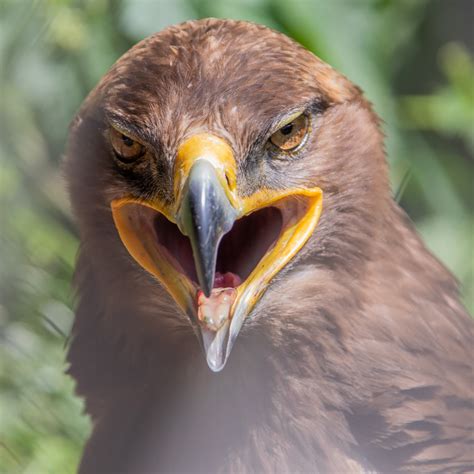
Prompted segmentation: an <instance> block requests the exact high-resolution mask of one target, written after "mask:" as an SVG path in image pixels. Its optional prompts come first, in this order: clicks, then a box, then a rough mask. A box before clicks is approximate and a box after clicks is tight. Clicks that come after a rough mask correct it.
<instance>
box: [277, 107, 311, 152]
mask: <svg viewBox="0 0 474 474" xmlns="http://www.w3.org/2000/svg"><path fill="white" fill-rule="evenodd" d="M309 129H310V119H309V116H308V115H307V114H301V115H298V117H296V118H294V119H293V120H291V121H290V122H288V123H286V124H284V125H283V126H282V127H280V128H279V129H278V130H277V131H276V132H274V133H273V134H272V135H271V137H270V138H269V141H270V143H271V144H272V145H273V146H275V147H276V148H278V149H279V150H281V151H283V152H286V153H289V152H294V151H296V150H298V149H299V148H301V147H302V146H303V145H304V144H305V143H306V139H307V137H308V132H309Z"/></svg>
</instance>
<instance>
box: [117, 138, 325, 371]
mask: <svg viewBox="0 0 474 474" xmlns="http://www.w3.org/2000/svg"><path fill="white" fill-rule="evenodd" d="M174 197H175V199H174V202H173V204H168V203H165V202H163V201H161V200H159V199H156V200H153V201H143V200H140V199H136V198H133V197H124V198H120V199H116V200H114V201H112V203H111V209H112V215H113V218H114V222H115V225H116V228H117V230H118V232H119V235H120V237H121V239H122V242H123V244H124V245H125V247H126V248H127V250H128V251H129V253H130V254H131V255H132V257H134V259H135V260H136V261H137V262H138V263H139V264H140V265H141V266H142V267H143V268H144V269H145V270H147V271H148V272H150V273H151V274H152V275H154V276H155V277H156V278H157V279H158V280H159V281H160V282H161V284H163V285H164V287H165V288H166V289H167V290H168V292H169V293H170V294H171V296H172V297H173V298H174V300H175V301H176V303H177V304H178V306H179V307H180V308H181V309H182V310H183V311H184V312H185V313H186V314H187V315H188V316H189V317H190V319H191V321H192V323H193V326H194V327H195V328H196V329H198V330H197V334H198V336H199V339H200V341H201V344H202V346H203V349H204V351H205V354H206V360H207V363H208V365H209V367H210V368H211V370H213V371H215V372H218V371H220V370H222V369H223V367H224V365H225V363H226V361H227V359H228V357H229V354H230V351H231V349H232V346H233V344H234V342H235V339H236V337H237V335H238V333H239V331H240V329H241V327H242V324H243V323H244V320H245V318H246V317H247V316H248V315H249V313H250V312H251V311H252V309H253V307H254V306H255V304H256V303H257V301H258V300H259V299H260V298H261V296H262V295H263V293H264V292H265V290H266V289H267V287H268V285H269V283H270V281H271V279H272V278H273V277H274V276H275V275H276V274H277V273H278V272H279V271H280V270H281V269H282V268H283V267H284V266H285V265H286V264H287V263H288V262H289V261H290V260H291V259H292V258H293V257H294V256H295V255H296V254H297V253H298V251H299V250H300V249H301V248H302V246H303V245H304V244H305V243H306V241H307V240H308V238H309V237H310V235H311V234H312V232H313V231H314V229H315V227H316V224H317V222H318V219H319V216H320V213H321V209H322V191H321V190H320V189H319V188H311V189H305V188H296V189H295V188H293V189H286V190H270V189H262V190H259V191H257V192H256V193H254V194H253V195H251V196H248V197H240V196H239V194H238V192H237V183H236V163H235V159H234V156H233V153H232V150H231V148H230V146H229V145H228V144H227V143H226V142H225V141H224V140H222V139H221V138H219V137H216V136H214V135H210V134H199V135H194V136H192V137H190V138H188V139H187V140H186V141H185V142H184V143H183V144H182V145H181V146H180V147H179V149H178V154H177V157H176V161H175V170H174Z"/></svg>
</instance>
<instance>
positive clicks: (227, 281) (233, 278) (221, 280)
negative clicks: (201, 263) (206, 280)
mask: <svg viewBox="0 0 474 474" xmlns="http://www.w3.org/2000/svg"><path fill="white" fill-rule="evenodd" d="M241 283H242V280H241V278H240V277H239V275H236V274H235V273H232V272H226V273H224V274H222V273H220V272H216V276H215V278H214V288H236V287H237V286H239V285H240V284H241Z"/></svg>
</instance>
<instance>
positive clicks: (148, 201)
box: [68, 21, 388, 371]
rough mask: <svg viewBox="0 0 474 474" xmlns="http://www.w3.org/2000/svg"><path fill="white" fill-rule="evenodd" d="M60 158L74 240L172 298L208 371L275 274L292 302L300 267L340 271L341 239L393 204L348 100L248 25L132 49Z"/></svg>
mask: <svg viewBox="0 0 474 474" xmlns="http://www.w3.org/2000/svg"><path fill="white" fill-rule="evenodd" d="M69 147H70V150H71V152H70V156H71V158H70V162H69V168H68V173H69V176H70V183H71V188H72V190H71V195H72V200H73V205H74V206H75V208H76V214H77V215H78V217H79V220H80V223H81V225H82V230H83V240H84V241H86V242H87V241H91V240H95V241H97V240H98V239H100V238H103V239H104V241H103V242H100V243H98V245H100V246H102V248H103V249H104V250H103V252H104V253H103V255H105V254H107V255H108V256H109V257H108V258H109V259H110V260H113V261H114V262H115V261H120V262H121V263H120V265H122V267H121V268H125V266H126V267H127V271H135V272H136V270H137V269H138V268H140V269H141V270H140V271H143V270H145V271H146V272H147V273H148V274H149V275H150V276H151V277H152V279H153V283H152V284H153V285H157V286H160V285H161V286H162V287H163V288H165V289H166V290H167V292H168V294H169V295H170V296H171V297H172V299H173V301H174V302H175V304H176V305H177V306H178V307H179V308H180V310H181V312H182V313H184V314H185V315H187V316H188V317H189V320H190V322H191V324H192V326H193V328H194V329H195V332H196V334H197V335H198V338H199V339H200V341H201V344H202V347H203V348H204V351H205V354H206V360H207V363H208V365H209V367H210V368H211V369H212V370H213V371H220V370H221V369H222V368H223V367H224V365H225V363H226V361H227V358H228V357H229V354H230V351H231V349H232V346H233V344H234V342H235V339H236V337H237V335H238V333H239V331H240V329H241V327H242V325H243V324H244V322H245V321H246V320H249V319H252V318H256V317H263V318H264V317H265V316H264V315H263V316H262V315H261V313H262V312H259V311H258V307H259V305H261V304H265V298H264V299H263V300H261V299H262V297H263V295H264V294H265V293H266V292H267V290H268V289H269V288H270V287H272V285H274V284H275V282H276V281H278V280H279V279H280V280H281V278H282V276H283V275H287V276H286V279H285V280H286V283H284V284H280V285H279V286H278V291H283V292H286V291H288V292H290V290H291V274H292V272H293V273H295V272H297V271H298V269H299V268H302V267H303V268H304V265H305V264H307V263H308V262H310V261H315V260H318V259H319V260H321V261H322V260H324V259H325V258H326V259H332V260H331V261H332V262H333V264H337V262H338V259H339V260H341V259H342V264H343V265H346V266H348V267H350V254H351V251H350V249H351V245H353V244H354V241H355V240H356V239H357V238H356V237H355V236H351V235H350V233H347V232H346V230H347V226H350V225H352V224H354V223H355V222H357V223H358V225H359V227H360V226H362V227H365V228H366V229H370V224H371V220H372V219H375V218H376V216H377V209H378V207H382V205H380V206H379V205H378V204H377V203H374V202H373V201H374V196H378V197H377V199H378V200H379V201H381V202H382V201H384V200H385V194H388V193H386V191H385V188H388V186H387V183H386V171H385V162H384V159H383V151H381V150H382V147H381V138H380V133H379V131H378V128H377V122H376V120H375V119H374V115H373V114H372V112H371V111H370V107H369V106H368V105H367V103H366V102H365V100H364V99H363V98H362V96H361V94H360V93H359V91H358V89H357V88H355V87H354V86H353V85H352V84H351V83H350V82H349V81H347V80H346V79H345V78H344V77H343V76H341V75H340V74H338V73H337V72H335V71H334V70H333V69H331V68H330V67H329V66H327V65H325V64H324V63H322V62H321V61H320V60H319V59H317V58H316V57H315V56H313V55H312V54H311V53H309V52H308V51H306V50H305V49H303V48H302V47H301V46H299V45H297V44H296V43H294V42H293V41H291V40H290V39H288V38H287V37H285V36H283V35H281V34H279V33H276V32H273V31H271V30H268V29H266V28H264V27H260V26H257V25H250V24H247V23H240V22H229V21H226V22H219V21H208V22H201V23H199V25H198V26H196V23H195V22H190V23H188V24H184V25H180V26H178V27H171V28H168V29H166V30H164V31H163V32H161V33H158V34H156V35H154V36H152V37H150V38H148V39H146V40H144V41H143V42H141V43H139V44H138V45H136V46H135V47H134V48H132V49H131V50H130V51H129V52H128V53H126V54H125V55H124V56H123V57H122V58H121V59H120V60H119V61H118V62H117V63H116V64H115V65H114V66H113V67H112V69H111V70H110V71H109V73H108V74H107V75H106V76H105V77H104V78H103V79H102V81H101V82H100V84H99V85H98V86H97V88H96V89H95V90H94V91H93V92H92V93H91V95H90V96H89V97H88V99H87V100H86V102H85V104H84V105H83V107H82V109H81V111H80V113H79V114H78V117H77V118H76V120H75V122H74V124H73V127H72V132H71V137H70V143H69ZM374 150H380V151H379V152H378V153H374ZM354 156H356V157H357V160H355V159H352V158H353V157H354ZM381 190H382V191H381ZM387 199H388V196H387ZM320 217H321V222H320ZM93 229H94V230H93ZM98 229H102V234H103V235H102V236H99V235H98V234H100V232H98ZM367 232H368V233H370V232H369V230H367ZM93 233H94V235H92V234H93ZM358 235H359V239H362V237H361V236H362V235H363V233H361V232H359V233H358ZM106 237H109V240H108V242H109V244H108V245H106V244H105V240H107V239H106ZM357 243H358V244H360V242H357ZM341 245H343V246H344V252H341V251H340V250H336V248H337V249H340V248H341ZM106 247H107V248H106ZM125 249H126V251H127V252H125V251H124V250H125ZM358 252H360V245H359V246H358ZM341 255H344V257H341ZM137 265H138V266H137ZM114 277H115V278H121V276H120V275H117V274H115V275H114V276H112V275H110V276H109V277H108V278H109V279H112V278H114ZM285 286H286V287H285ZM268 298H271V295H269V296H268ZM157 317H160V315H157Z"/></svg>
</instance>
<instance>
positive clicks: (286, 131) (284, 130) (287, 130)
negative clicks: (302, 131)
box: [280, 123, 293, 135]
mask: <svg viewBox="0 0 474 474" xmlns="http://www.w3.org/2000/svg"><path fill="white" fill-rule="evenodd" d="M292 131H293V123H289V124H288V125H285V126H284V127H281V129H280V132H281V133H282V134H283V135H289V134H290V133H291V132H292Z"/></svg>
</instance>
